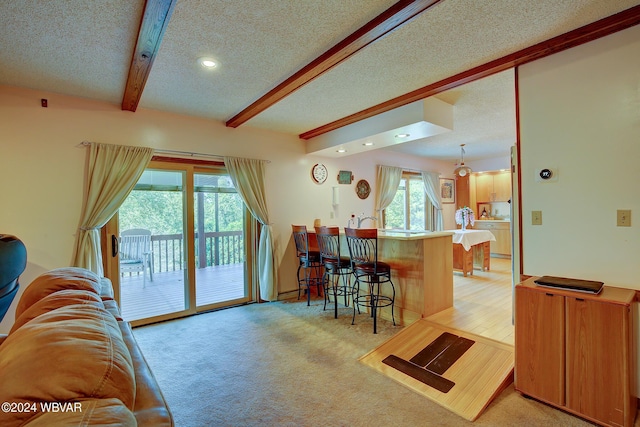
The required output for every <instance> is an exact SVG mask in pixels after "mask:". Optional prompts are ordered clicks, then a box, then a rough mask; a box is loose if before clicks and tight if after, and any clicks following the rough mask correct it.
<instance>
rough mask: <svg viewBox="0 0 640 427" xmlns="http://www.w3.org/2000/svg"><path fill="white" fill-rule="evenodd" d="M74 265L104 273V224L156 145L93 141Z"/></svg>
mask: <svg viewBox="0 0 640 427" xmlns="http://www.w3.org/2000/svg"><path fill="white" fill-rule="evenodd" d="M88 156H89V160H88V163H87V170H86V174H85V175H86V180H87V181H86V185H85V192H84V197H83V201H82V204H83V207H82V212H81V214H80V226H79V228H78V233H77V235H76V242H75V248H74V253H73V258H72V265H73V266H76V267H84V268H86V269H89V270H91V271H93V272H94V273H96V274H98V275H100V276H102V275H103V274H104V270H103V267H102V250H101V249H100V228H102V227H103V226H104V225H105V224H106V223H107V221H109V220H110V219H111V217H112V216H113V215H114V214H115V213H116V212H117V211H118V209H119V208H120V206H121V205H122V203H123V202H124V201H125V199H126V198H127V196H128V195H129V193H131V191H132V190H133V187H135V185H136V183H137V182H138V180H139V179H140V176H141V175H142V172H144V170H145V169H146V167H147V165H148V164H149V161H151V157H152V156H153V149H151V148H147V147H127V146H121V145H111V144H100V143H95V142H92V143H91V144H90V147H89V153H88Z"/></svg>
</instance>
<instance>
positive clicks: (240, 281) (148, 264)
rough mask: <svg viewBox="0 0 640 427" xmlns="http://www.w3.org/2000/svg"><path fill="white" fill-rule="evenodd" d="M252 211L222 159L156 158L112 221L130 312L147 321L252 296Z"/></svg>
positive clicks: (116, 268) (123, 297)
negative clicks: (207, 164) (206, 163)
mask: <svg viewBox="0 0 640 427" xmlns="http://www.w3.org/2000/svg"><path fill="white" fill-rule="evenodd" d="M248 216H249V215H247V213H246V209H245V207H244V204H243V202H242V200H241V199H240V197H239V195H238V194H237V192H236V191H235V188H234V187H233V184H232V182H231V179H230V178H229V176H228V175H227V174H226V172H225V170H224V168H223V167H220V166H218V167H215V168H201V167H200V168H197V167H196V166H193V165H188V164H184V163H178V164H175V163H167V162H152V163H151V165H150V167H149V168H148V169H147V170H146V171H145V172H144V173H143V175H142V177H141V178H140V180H139V181H138V183H137V185H136V186H135V189H134V190H133V191H132V193H131V194H130V195H129V197H128V198H127V200H126V201H125V203H124V204H123V205H122V206H121V208H120V210H119V211H118V215H117V216H116V217H117V218H115V219H114V220H112V222H111V223H110V225H108V229H109V230H110V232H111V233H113V238H112V244H113V245H114V247H115V245H116V244H117V246H118V249H117V250H113V254H114V257H113V258H112V259H111V266H110V271H112V272H114V273H112V277H111V279H112V281H113V282H114V286H116V287H117V290H118V292H117V297H118V299H119V303H120V307H121V310H122V314H123V317H124V318H125V320H127V321H130V322H132V323H133V324H134V325H137V324H144V323H148V322H154V321H158V320H165V319H170V318H174V317H181V316H185V315H189V314H194V313H197V312H199V311H204V310H210V309H215V308H219V307H225V306H229V305H235V304H241V303H245V302H248V301H250V300H251V287H250V286H249V284H250V280H249V277H248V274H247V271H248V269H247V259H248V258H249V257H248V255H247V247H248V246H250V245H247V244H246V242H247V241H248V240H250V239H251V236H249V235H248V234H247V231H246V230H247V229H250V228H251V227H248V222H247V217H248ZM116 236H117V237H116ZM116 242H117V243H116ZM108 270H109V269H108Z"/></svg>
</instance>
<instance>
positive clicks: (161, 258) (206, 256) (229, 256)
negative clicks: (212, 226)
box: [151, 230, 244, 273]
mask: <svg viewBox="0 0 640 427" xmlns="http://www.w3.org/2000/svg"><path fill="white" fill-rule="evenodd" d="M204 238H205V241H204V245H202V242H199V241H198V235H197V234H196V261H197V262H196V267H197V268H204V267H210V266H213V265H226V264H237V263H242V262H244V234H243V232H242V231H241V230H240V231H219V232H208V233H205V234H204ZM182 240H183V236H182V234H155V235H152V236H151V250H152V251H153V272H154V273H160V272H163V271H176V270H182V269H183V268H184V267H185V266H184V265H183V264H184V259H185V257H184V249H183V248H184V245H183V242H182ZM203 249H204V250H203Z"/></svg>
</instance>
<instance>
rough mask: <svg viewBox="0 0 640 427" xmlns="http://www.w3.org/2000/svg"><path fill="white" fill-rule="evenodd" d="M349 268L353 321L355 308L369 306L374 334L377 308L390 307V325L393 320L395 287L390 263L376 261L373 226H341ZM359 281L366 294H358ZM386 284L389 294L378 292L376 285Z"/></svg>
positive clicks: (375, 331)
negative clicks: (353, 279)
mask: <svg viewBox="0 0 640 427" xmlns="http://www.w3.org/2000/svg"><path fill="white" fill-rule="evenodd" d="M344 231H345V234H346V237H347V246H349V256H350V257H351V267H352V268H353V274H354V275H355V276H356V288H357V291H356V294H355V299H354V304H353V306H354V307H353V320H352V322H351V324H352V325H353V324H355V321H356V307H360V306H361V307H370V308H371V316H372V317H373V333H374V334H376V333H378V328H377V326H378V325H377V310H378V309H379V308H382V307H388V306H391V319H392V320H393V325H394V326H395V324H396V319H395V316H394V314H393V304H394V301H395V298H396V288H395V286H394V285H393V282H392V281H391V266H390V265H389V264H387V263H385V262H382V261H378V230H377V229H375V228H367V229H361V228H345V230H344ZM360 283H365V284H366V285H367V289H366V290H365V291H366V293H360ZM384 283H388V284H389V285H390V286H391V296H389V295H388V293H387V294H381V293H380V285H382V284H384Z"/></svg>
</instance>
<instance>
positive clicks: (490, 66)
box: [299, 5, 640, 139]
mask: <svg viewBox="0 0 640 427" xmlns="http://www.w3.org/2000/svg"><path fill="white" fill-rule="evenodd" d="M638 24H640V5H638V6H634V7H632V8H629V9H626V10H624V11H622V12H619V13H617V14H614V15H611V16H609V17H607V18H603V19H601V20H599V21H596V22H593V23H591V24H588V25H585V26H583V27H580V28H577V29H575V30H572V31H569V32H567V33H564V34H561V35H559V36H556V37H553V38H551V39H549V40H546V41H543V42H540V43H538V44H535V45H533V46H530V47H528V48H525V49H522V50H519V51H517V52H515V53H512V54H510V55H506V56H503V57H502V58H499V59H496V60H493V61H490V62H487V63H486V64H483V65H480V66H477V67H475V68H472V69H470V70H467V71H463V72H462V73H459V74H456V75H454V76H451V77H448V78H446V79H444V80H440V81H438V82H435V83H432V84H430V85H427V86H424V87H422V88H420V89H416V90H414V91H412V92H409V93H406V94H404V95H401V96H398V97H396V98H393V99H391V100H389V101H385V102H383V103H380V104H378V105H375V106H373V107H370V108H367V109H365V110H362V111H359V112H357V113H354V114H351V115H349V116H346V117H343V118H341V119H338V120H336V121H333V122H331V123H328V124H326V125H323V126H320V127H318V128H315V129H312V130H310V131H307V132H305V133H302V134H300V135H299V137H300V138H302V139H311V138H314V137H316V136H319V135H322V134H325V133H327V132H330V131H332V130H336V129H339V128H341V127H344V126H347V125H350V124H352V123H356V122H359V121H360V120H364V119H367V118H369V117H373V116H376V115H378V114H381V113H384V112H387V111H390V110H393V109H396V108H398V107H402V106H403V105H407V104H410V103H412V102H415V101H419V100H421V99H425V98H428V97H430V96H433V95H437V94H439V93H441V92H444V91H446V90H449V89H453V88H456V87H458V86H462V85H464V84H466V83H470V82H473V81H476V80H479V79H482V78H484V77H487V76H490V75H492V74H496V73H499V72H501V71H505V70H508V69H510V68H514V67H517V66H519V65H523V64H526V63H528V62H531V61H534V60H536V59H540V58H544V57H545V56H549V55H552V54H554V53H557V52H561V51H563V50H566V49H570V48H572V47H575V46H579V45H581V44H583V43H587V42H590V41H593V40H595V39H598V38H600V37H604V36H607V35H609V34H613V33H615V32H618V31H621V30H624V29H626V28H629V27H633V26H634V25H638Z"/></svg>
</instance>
